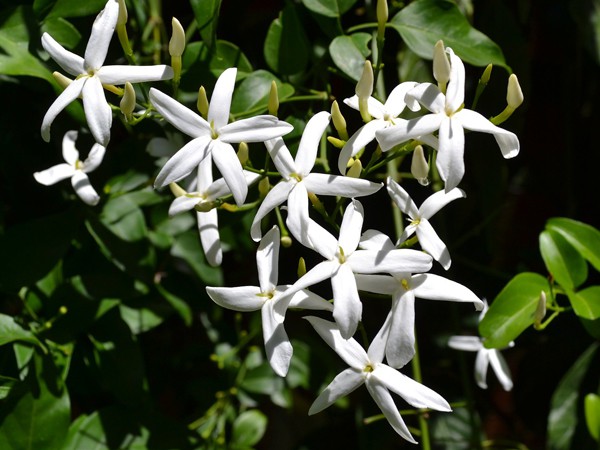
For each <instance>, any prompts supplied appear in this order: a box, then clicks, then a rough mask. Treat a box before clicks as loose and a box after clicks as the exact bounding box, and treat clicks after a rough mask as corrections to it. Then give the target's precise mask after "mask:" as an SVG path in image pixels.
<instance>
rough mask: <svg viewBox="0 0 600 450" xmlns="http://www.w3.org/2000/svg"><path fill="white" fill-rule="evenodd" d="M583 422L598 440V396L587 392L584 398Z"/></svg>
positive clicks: (599, 403)
mask: <svg viewBox="0 0 600 450" xmlns="http://www.w3.org/2000/svg"><path fill="white" fill-rule="evenodd" d="M584 411H585V423H586V425H587V427H588V431H589V432H590V434H591V435H592V437H593V438H594V440H595V441H596V442H598V441H600V396H598V395H596V394H588V395H586V396H585V400H584Z"/></svg>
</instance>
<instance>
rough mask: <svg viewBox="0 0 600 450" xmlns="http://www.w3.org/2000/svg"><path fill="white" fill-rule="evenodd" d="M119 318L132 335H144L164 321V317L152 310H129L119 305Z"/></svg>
mask: <svg viewBox="0 0 600 450" xmlns="http://www.w3.org/2000/svg"><path fill="white" fill-rule="evenodd" d="M119 309H120V312H121V318H122V319H123V321H125V323H126V324H127V326H128V327H129V329H130V330H131V332H132V333H133V334H140V333H145V332H146V331H148V330H151V329H152V328H155V327H157V326H159V325H160V324H161V323H163V322H164V321H165V315H164V314H160V311H159V312H156V311H153V310H152V308H130V307H129V306H126V305H123V304H121V305H119Z"/></svg>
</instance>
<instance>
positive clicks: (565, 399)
mask: <svg viewBox="0 0 600 450" xmlns="http://www.w3.org/2000/svg"><path fill="white" fill-rule="evenodd" d="M597 350H598V344H597V343H594V344H592V345H591V346H590V347H589V348H588V349H587V350H586V351H585V352H583V354H582V355H581V356H580V357H579V358H578V359H577V361H575V364H573V366H572V367H571V368H570V369H569V371H568V372H567V373H566V374H565V376H564V377H563V378H562V380H561V381H560V383H559V385H558V387H557V388H556V390H555V391H554V394H553V395H552V399H551V401H550V414H549V415H548V443H547V444H548V448H549V449H552V450H571V448H572V447H571V440H572V438H573V435H574V433H575V428H576V426H577V403H578V400H579V386H580V385H581V382H582V381H583V378H584V376H585V374H586V373H587V370H588V367H589V365H590V363H591V362H592V360H593V358H594V356H595V354H596V351H597Z"/></svg>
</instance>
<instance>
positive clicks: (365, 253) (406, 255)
mask: <svg viewBox="0 0 600 450" xmlns="http://www.w3.org/2000/svg"><path fill="white" fill-rule="evenodd" d="M346 263H349V264H350V265H351V267H352V271H353V272H354V273H366V274H369V273H397V272H410V273H418V272H427V271H428V270H429V269H431V265H432V261H431V256H429V255H427V254H426V253H423V252H420V251H417V250H411V249H396V250H390V251H387V252H386V251H379V252H377V251H373V250H356V251H355V252H354V253H352V255H350V257H349V258H348V259H347V260H346Z"/></svg>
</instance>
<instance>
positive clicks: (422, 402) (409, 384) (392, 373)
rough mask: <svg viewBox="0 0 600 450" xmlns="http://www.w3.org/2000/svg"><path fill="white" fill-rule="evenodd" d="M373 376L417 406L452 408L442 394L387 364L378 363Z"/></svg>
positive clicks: (437, 409) (438, 409) (447, 409)
mask: <svg viewBox="0 0 600 450" xmlns="http://www.w3.org/2000/svg"><path fill="white" fill-rule="evenodd" d="M371 378H375V379H377V380H378V381H379V382H380V383H381V384H383V385H384V386H385V387H387V388H388V389H389V390H390V391H392V392H395V393H396V394H398V395H399V396H400V397H402V398H403V399H404V400H406V401H407V402H408V403H409V404H411V405H412V406H414V407H415V408H431V409H435V410H436V411H451V410H452V408H450V405H449V404H448V402H447V401H446V400H445V399H444V398H443V397H442V396H441V395H440V394H438V393H437V392H435V391H434V390H432V389H429V388H428V387H427V386H424V385H422V384H421V383H418V382H416V381H415V380H413V379H412V378H410V377H407V376H406V375H404V374H402V373H400V372H398V371H397V370H395V369H392V368H391V367H388V366H386V365H385V364H378V365H377V367H376V368H375V370H374V371H373V373H372V374H371Z"/></svg>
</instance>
